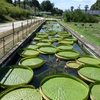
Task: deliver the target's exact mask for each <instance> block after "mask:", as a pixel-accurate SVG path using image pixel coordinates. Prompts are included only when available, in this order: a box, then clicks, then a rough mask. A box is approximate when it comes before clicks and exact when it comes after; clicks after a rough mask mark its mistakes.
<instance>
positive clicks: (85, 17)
mask: <svg viewBox="0 0 100 100" xmlns="http://www.w3.org/2000/svg"><path fill="white" fill-rule="evenodd" d="M63 20H64V21H65V22H72V21H73V22H84V23H87V22H88V23H91V22H92V23H95V22H99V18H98V17H96V16H93V15H91V14H84V13H83V12H82V11H81V10H80V9H76V10H74V11H70V10H66V11H65V12H64V13H63Z"/></svg>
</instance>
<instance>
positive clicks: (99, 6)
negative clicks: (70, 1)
mask: <svg viewBox="0 0 100 100" xmlns="http://www.w3.org/2000/svg"><path fill="white" fill-rule="evenodd" d="M90 9H91V10H100V0H97V1H96V3H94V4H93V5H92V6H91V8H90Z"/></svg>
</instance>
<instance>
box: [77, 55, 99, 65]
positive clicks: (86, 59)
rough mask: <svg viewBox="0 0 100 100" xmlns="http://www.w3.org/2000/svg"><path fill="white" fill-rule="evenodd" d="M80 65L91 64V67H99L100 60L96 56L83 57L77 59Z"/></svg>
mask: <svg viewBox="0 0 100 100" xmlns="http://www.w3.org/2000/svg"><path fill="white" fill-rule="evenodd" d="M77 61H78V62H80V63H85V64H90V65H99V64H100V60H99V59H98V58H97V57H94V56H81V57H80V58H78V59H77Z"/></svg>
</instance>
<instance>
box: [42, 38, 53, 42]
mask: <svg viewBox="0 0 100 100" xmlns="http://www.w3.org/2000/svg"><path fill="white" fill-rule="evenodd" d="M41 41H42V42H50V43H51V42H53V39H50V38H49V39H48V38H47V39H46V38H44V39H42V40H41Z"/></svg>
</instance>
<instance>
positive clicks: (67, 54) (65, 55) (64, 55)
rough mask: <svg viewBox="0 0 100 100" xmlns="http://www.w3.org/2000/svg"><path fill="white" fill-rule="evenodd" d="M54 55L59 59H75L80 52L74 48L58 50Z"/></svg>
mask: <svg viewBox="0 0 100 100" xmlns="http://www.w3.org/2000/svg"><path fill="white" fill-rule="evenodd" d="M55 55H56V57H58V58H60V59H66V60H67V59H76V58H78V57H79V55H80V53H79V52H77V51H75V50H68V51H59V52H58V53H56V54H55Z"/></svg>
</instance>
